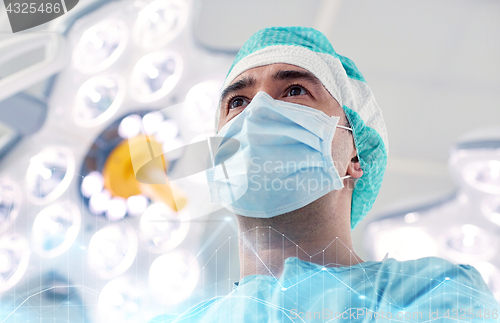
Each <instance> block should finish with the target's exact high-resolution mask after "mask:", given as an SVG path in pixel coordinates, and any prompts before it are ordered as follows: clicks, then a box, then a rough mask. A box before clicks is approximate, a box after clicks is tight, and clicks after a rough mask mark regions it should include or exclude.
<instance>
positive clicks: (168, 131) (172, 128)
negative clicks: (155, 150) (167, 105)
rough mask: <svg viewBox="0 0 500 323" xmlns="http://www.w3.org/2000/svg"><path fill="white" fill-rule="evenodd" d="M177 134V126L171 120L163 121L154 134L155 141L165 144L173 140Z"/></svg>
mask: <svg viewBox="0 0 500 323" xmlns="http://www.w3.org/2000/svg"><path fill="white" fill-rule="evenodd" d="M178 134H179V126H178V125H177V123H176V122H175V121H173V120H171V119H169V120H165V121H163V122H162V123H161V124H160V125H159V127H158V131H157V132H156V134H155V139H156V140H157V141H158V142H166V141H168V140H172V139H175V138H176V137H177V135H178Z"/></svg>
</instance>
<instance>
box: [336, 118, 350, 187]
mask: <svg viewBox="0 0 500 323" xmlns="http://www.w3.org/2000/svg"><path fill="white" fill-rule="evenodd" d="M337 128H342V129H345V130H349V131H351V132H352V128H349V127H344V126H339V125H337ZM346 178H352V176H351V175H347V176H344V177H341V178H340V179H341V180H344V179H346Z"/></svg>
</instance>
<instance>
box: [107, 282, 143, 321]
mask: <svg viewBox="0 0 500 323" xmlns="http://www.w3.org/2000/svg"><path fill="white" fill-rule="evenodd" d="M145 296H146V291H145V288H142V286H141V285H139V284H134V283H133V282H132V281H131V279H130V278H127V277H123V276H121V277H118V278H115V279H113V280H111V281H110V282H109V283H107V284H106V285H105V286H104V288H103V289H102V290H101V293H100V294H99V299H98V301H97V307H98V310H99V314H98V316H99V318H100V320H99V321H100V322H106V323H115V322H116V323H136V322H137V323H139V322H146V321H147V319H146V318H144V317H141V314H142V312H143V311H141V309H143V308H145V307H147V298H146V297H145Z"/></svg>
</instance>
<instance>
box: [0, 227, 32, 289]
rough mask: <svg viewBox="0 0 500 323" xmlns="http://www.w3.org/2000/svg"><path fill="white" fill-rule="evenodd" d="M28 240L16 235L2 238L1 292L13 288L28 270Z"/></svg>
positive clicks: (0, 260)
mask: <svg viewBox="0 0 500 323" xmlns="http://www.w3.org/2000/svg"><path fill="white" fill-rule="evenodd" d="M29 259H30V250H29V244H28V240H26V238H25V237H23V236H21V235H19V234H17V233H15V234H10V235H4V236H2V237H0V292H3V291H6V290H8V289H10V288H12V287H13V286H14V285H15V284H17V283H18V282H19V280H21V278H22V277H23V275H24V274H25V272H26V269H27V268H28V263H29Z"/></svg>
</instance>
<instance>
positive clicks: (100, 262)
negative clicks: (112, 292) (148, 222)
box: [87, 225, 138, 279]
mask: <svg viewBox="0 0 500 323" xmlns="http://www.w3.org/2000/svg"><path fill="white" fill-rule="evenodd" d="M137 243H138V242H137V235H136V233H135V231H134V230H133V229H132V228H128V227H122V226H117V225H111V226H107V227H105V228H103V229H101V230H99V231H97V232H96V233H95V234H94V235H93V236H92V238H91V239H90V243H89V249H88V254H87V257H88V258H87V260H88V263H89V266H90V268H91V269H92V270H93V271H94V272H95V273H96V274H97V276H98V277H100V278H103V279H111V278H114V277H116V276H119V275H121V274H123V273H124V272H125V271H126V270H127V269H128V268H129V267H130V266H131V265H132V263H133V262H134V260H135V257H136V255H137Z"/></svg>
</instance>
